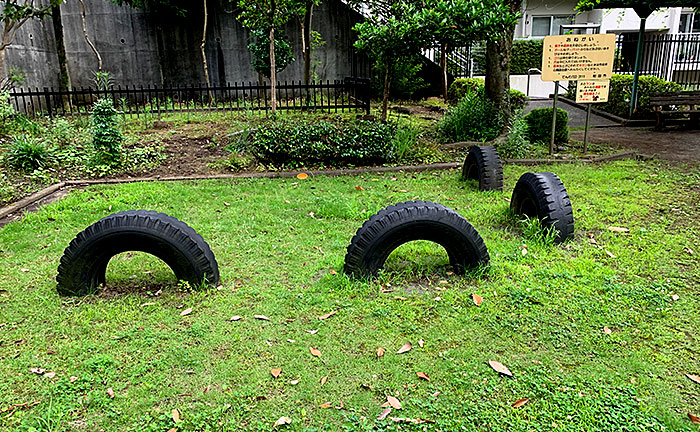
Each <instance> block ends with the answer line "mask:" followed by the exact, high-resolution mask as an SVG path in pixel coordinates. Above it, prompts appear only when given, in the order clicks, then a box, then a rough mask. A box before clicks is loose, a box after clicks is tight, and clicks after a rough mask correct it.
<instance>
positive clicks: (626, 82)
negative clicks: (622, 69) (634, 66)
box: [567, 75, 683, 118]
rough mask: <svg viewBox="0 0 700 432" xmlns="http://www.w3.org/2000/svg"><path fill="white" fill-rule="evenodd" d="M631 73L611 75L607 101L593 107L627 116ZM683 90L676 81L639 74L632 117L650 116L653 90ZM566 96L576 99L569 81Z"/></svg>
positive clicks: (651, 113)
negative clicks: (635, 103) (635, 104)
mask: <svg viewBox="0 0 700 432" xmlns="http://www.w3.org/2000/svg"><path fill="white" fill-rule="evenodd" d="M633 81H634V77H633V76H632V75H613V76H612V77H611V78H610V94H609V96H608V101H607V102H604V103H597V104H595V107H596V108H598V109H600V110H603V111H606V112H609V113H610V114H615V115H616V116H619V117H625V118H627V117H629V111H630V100H631V99H632V82H633ZM681 90H683V86H681V85H680V84H678V83H674V82H671V81H666V80H664V79H661V78H657V77H653V76H640V77H639V85H638V86H637V94H638V95H639V96H638V99H637V111H636V112H635V115H634V117H642V118H651V117H653V114H654V110H653V109H652V108H651V106H650V105H649V97H650V96H651V93H653V92H676V91H681ZM567 97H568V98H570V99H576V84H575V83H574V82H569V91H568V92H567Z"/></svg>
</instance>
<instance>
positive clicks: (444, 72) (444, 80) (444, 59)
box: [440, 43, 447, 103]
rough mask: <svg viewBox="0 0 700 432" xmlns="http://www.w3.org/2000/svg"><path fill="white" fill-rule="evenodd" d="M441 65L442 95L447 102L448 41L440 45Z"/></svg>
mask: <svg viewBox="0 0 700 432" xmlns="http://www.w3.org/2000/svg"><path fill="white" fill-rule="evenodd" d="M440 66H442V96H443V97H444V98H445V103H447V43H443V44H442V45H441V46H440Z"/></svg>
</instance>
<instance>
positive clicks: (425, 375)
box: [416, 372, 430, 381]
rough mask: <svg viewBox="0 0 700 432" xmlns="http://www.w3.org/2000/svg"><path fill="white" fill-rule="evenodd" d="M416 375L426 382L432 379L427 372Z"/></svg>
mask: <svg viewBox="0 0 700 432" xmlns="http://www.w3.org/2000/svg"><path fill="white" fill-rule="evenodd" d="M416 375H418V378H422V379H424V380H426V381H430V377H429V376H428V374H427V373H425V372H416Z"/></svg>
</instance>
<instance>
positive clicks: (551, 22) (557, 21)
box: [530, 15, 574, 37]
mask: <svg viewBox="0 0 700 432" xmlns="http://www.w3.org/2000/svg"><path fill="white" fill-rule="evenodd" d="M573 23H574V16H573V15H564V16H536V17H532V31H531V32H530V34H531V35H532V37H544V36H549V35H558V34H559V29H560V28H561V26H562V25H566V24H573Z"/></svg>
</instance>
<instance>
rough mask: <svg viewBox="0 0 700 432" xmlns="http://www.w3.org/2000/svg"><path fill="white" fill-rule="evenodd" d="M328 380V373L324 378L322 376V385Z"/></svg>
mask: <svg viewBox="0 0 700 432" xmlns="http://www.w3.org/2000/svg"><path fill="white" fill-rule="evenodd" d="M326 381H328V375H324V376H323V378H321V385H324V384H325V383H326Z"/></svg>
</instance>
